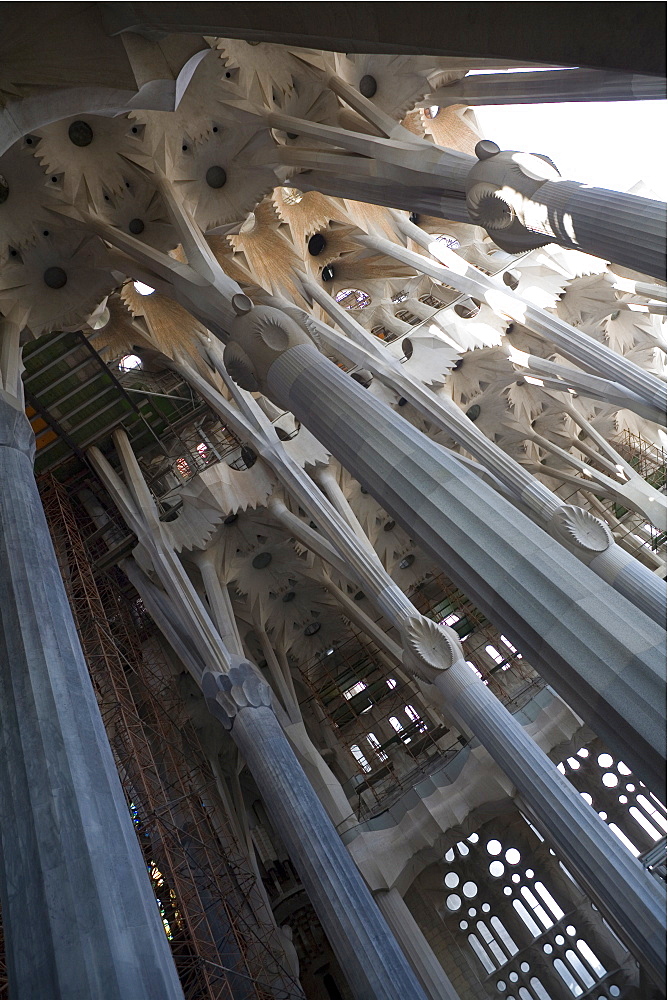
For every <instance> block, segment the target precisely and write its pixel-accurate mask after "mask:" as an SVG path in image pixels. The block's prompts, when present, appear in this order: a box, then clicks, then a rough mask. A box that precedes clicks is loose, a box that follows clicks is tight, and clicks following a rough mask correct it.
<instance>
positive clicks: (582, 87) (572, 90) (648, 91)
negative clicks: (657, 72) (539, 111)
mask: <svg viewBox="0 0 668 1000" xmlns="http://www.w3.org/2000/svg"><path fill="white" fill-rule="evenodd" d="M665 97H666V81H665V80H664V79H662V78H661V77H660V76H643V75H641V74H640V73H617V72H615V71H614V70H600V69H584V68H582V67H580V68H578V69H553V70H540V71H538V72H535V73H527V72H524V73H478V74H476V75H474V76H465V77H463V78H462V79H461V80H457V81H456V82H455V83H454V84H450V85H449V86H447V85H446V86H445V87H439V88H438V90H435V91H434V92H433V93H432V94H430V95H429V98H428V100H427V101H426V102H425V103H426V104H428V105H431V106H433V105H437V106H439V107H442V108H443V107H448V105H452V104H466V105H469V106H470V107H482V106H483V105H486V104H563V103H565V102H567V101H651V100H665Z"/></svg>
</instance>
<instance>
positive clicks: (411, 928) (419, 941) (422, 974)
mask: <svg viewBox="0 0 668 1000" xmlns="http://www.w3.org/2000/svg"><path fill="white" fill-rule="evenodd" d="M374 898H375V900H376V902H377V903H378V906H379V908H380V911H381V913H382V914H383V916H384V917H385V919H386V920H387V922H388V924H389V925H390V927H391V928H392V930H393V932H394V936H395V937H396V939H397V941H398V942H399V943H400V945H401V947H402V950H403V952H404V954H405V955H406V958H407V959H408V960H409V962H410V963H411V965H412V967H413V969H414V971H415V974H416V976H417V977H418V979H419V980H420V982H421V983H422V986H423V987H424V991H425V993H426V994H427V997H428V998H429V1000H459V994H458V993H457V991H456V990H455V988H454V986H453V985H452V983H451V982H450V980H449V979H448V977H447V976H446V974H445V969H444V968H443V966H442V965H441V963H440V962H439V961H438V959H437V958H436V955H435V954H434V952H433V949H432V947H431V945H430V944H429V942H428V941H427V939H426V937H425V936H424V934H423V933H422V931H421V930H420V927H419V926H418V924H417V921H416V920H415V917H414V916H413V914H412V913H411V911H410V910H409V909H408V906H407V905H406V903H405V902H404V898H403V896H402V895H401V893H400V892H399V890H398V889H381V890H379V891H378V892H376V893H375V894H374Z"/></svg>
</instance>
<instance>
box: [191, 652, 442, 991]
mask: <svg viewBox="0 0 668 1000" xmlns="http://www.w3.org/2000/svg"><path fill="white" fill-rule="evenodd" d="M202 690H203V691H204V696H205V698H206V701H207V704H208V706H209V708H210V710H211V712H212V713H213V714H214V715H215V716H216V718H218V719H219V720H220V721H221V722H222V723H223V725H224V726H225V727H226V728H227V729H231V730H232V736H233V738H234V741H235V743H236V744H237V746H238V747H239V749H240V751H241V753H242V754H243V756H244V759H245V760H246V763H247V764H248V768H249V770H250V772H251V773H252V775H253V778H254V779H255V782H256V784H257V786H258V788H259V790H260V794H261V795H262V799H263V801H264V803H265V806H266V807H267V810H268V812H269V815H270V816H271V818H272V822H274V823H275V825H276V829H277V830H278V831H279V833H280V836H281V839H282V840H283V842H284V843H285V846H286V848H287V849H288V853H289V855H290V859H291V861H292V863H293V864H294V866H295V868H296V869H297V871H298V872H299V876H300V878H301V880H302V882H303V883H304V886H305V887H306V891H307V893H308V896H309V899H310V900H311V903H312V904H313V908H314V909H315V911H316V913H317V914H318V917H319V919H320V921H321V923H322V925H323V928H324V930H325V933H326V934H327V937H328V938H329V940H330V942H331V945H332V948H333V949H334V952H335V953H336V956H337V959H338V961H339V963H340V964H341V967H342V968H343V969H344V970H345V975H346V978H347V979H348V982H349V983H350V987H351V990H352V992H353V995H354V996H355V997H357V998H359V1000H413V998H415V1000H424V993H423V991H422V989H421V988H420V986H419V985H418V982H417V979H416V978H415V976H414V974H413V972H412V971H411V969H410V968H409V966H408V963H407V962H406V959H405V958H404V956H403V954H402V952H401V951H400V949H399V946H398V944H397V942H396V941H395V939H394V937H393V936H392V934H391V933H390V931H389V928H388V926H387V924H386V923H385V921H384V919H383V917H382V916H381V913H380V911H379V910H378V908H377V906H376V904H375V903H374V901H373V899H372V897H371V893H370V892H369V890H368V889H367V887H366V885H365V884H364V882H363V880H362V877H361V875H360V874H359V872H358V871H357V868H356V867H355V864H354V862H353V860H352V858H351V857H350V855H349V854H348V852H347V850H346V848H345V847H344V846H343V843H342V841H341V839H340V837H339V836H338V834H337V832H336V830H335V829H334V827H333V825H332V823H331V821H330V819H329V817H328V816H327V814H326V812H325V810H324V808H323V806H322V804H321V802H320V800H319V799H318V797H317V795H316V793H315V791H314V790H313V787H312V786H311V784H310V782H309V781H308V779H307V778H306V775H305V774H304V772H303V771H302V769H301V767H300V766H299V763H298V761H297V758H296V757H295V755H294V753H293V752H292V750H291V748H290V745H289V743H288V741H287V738H286V737H285V734H284V733H283V730H282V729H281V727H280V725H279V723H278V720H277V718H276V716H275V715H274V712H273V711H272V709H271V708H270V698H271V693H270V690H269V687H268V686H267V685H266V684H265V683H264V681H262V680H261V679H260V678H259V677H258V676H257V673H256V672H255V670H254V669H253V668H252V667H251V665H250V664H249V663H246V662H244V661H243V660H239V659H238V658H236V662H235V663H234V665H233V666H232V668H231V669H230V670H229V671H228V673H227V674H220V673H211V672H207V673H205V675H204V677H203V678H202Z"/></svg>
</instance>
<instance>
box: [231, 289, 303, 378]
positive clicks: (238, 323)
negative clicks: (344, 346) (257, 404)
mask: <svg viewBox="0 0 668 1000" xmlns="http://www.w3.org/2000/svg"><path fill="white" fill-rule="evenodd" d="M249 301H250V300H249ZM229 333H230V340H229V342H228V344H227V345H226V347H225V353H224V355H223V361H224V362H225V367H226V368H227V370H228V372H229V373H230V375H231V377H232V378H233V379H234V381H235V382H236V383H237V385H240V386H241V388H242V389H247V390H248V391H249V392H257V391H258V390H261V391H262V392H264V391H265V388H266V381H267V373H268V372H269V369H270V368H271V366H272V364H273V363H274V361H276V359H277V358H279V357H280V356H281V355H282V354H284V353H285V351H287V350H289V349H290V348H291V347H296V346H297V345H298V344H310V343H311V340H310V338H309V337H308V336H307V335H306V333H304V331H303V330H302V328H301V327H300V326H298V324H297V323H296V322H295V320H294V319H292V318H291V317H290V316H288V315H287V314H286V313H284V312H283V311H282V310H281V309H276V308H275V307H273V306H255V307H254V308H251V309H250V310H248V311H246V312H244V313H240V314H239V315H238V316H237V318H236V320H235V321H234V323H232V324H230V330H229Z"/></svg>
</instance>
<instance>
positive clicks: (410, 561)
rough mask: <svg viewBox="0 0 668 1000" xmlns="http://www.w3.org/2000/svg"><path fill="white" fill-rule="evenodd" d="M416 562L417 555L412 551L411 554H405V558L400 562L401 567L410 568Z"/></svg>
mask: <svg viewBox="0 0 668 1000" xmlns="http://www.w3.org/2000/svg"><path fill="white" fill-rule="evenodd" d="M414 562H415V556H414V555H413V554H412V553H411V554H410V555H407V556H404V558H403V559H402V560H401V562H400V563H399V569H408V568H409V566H412V565H413V563H414Z"/></svg>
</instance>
